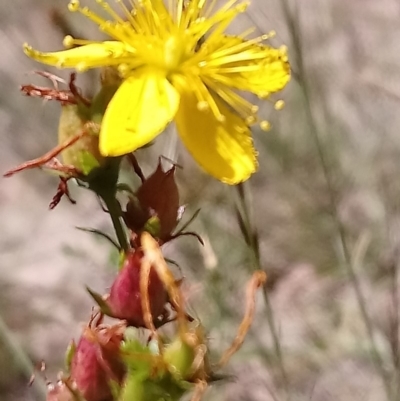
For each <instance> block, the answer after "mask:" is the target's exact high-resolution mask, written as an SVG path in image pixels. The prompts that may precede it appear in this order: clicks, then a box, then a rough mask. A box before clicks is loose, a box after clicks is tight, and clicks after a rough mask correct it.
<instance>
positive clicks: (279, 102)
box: [274, 100, 285, 110]
mask: <svg viewBox="0 0 400 401" xmlns="http://www.w3.org/2000/svg"><path fill="white" fill-rule="evenodd" d="M284 107H285V102H284V101H283V100H277V101H276V102H275V104H274V108H275V110H282V109H283V108H284Z"/></svg>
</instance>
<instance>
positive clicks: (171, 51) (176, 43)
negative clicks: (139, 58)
mask: <svg viewBox="0 0 400 401" xmlns="http://www.w3.org/2000/svg"><path fill="white" fill-rule="evenodd" d="M184 55H185V48H184V46H183V41H182V40H181V38H179V37H177V36H176V35H171V36H169V37H168V38H167V39H166V40H165V41H164V43H163V44H162V46H161V49H160V51H159V52H155V54H154V55H149V56H150V59H149V60H148V64H149V65H153V66H154V67H157V68H160V69H162V70H164V71H165V72H166V73H167V75H168V74H170V73H172V72H175V71H176V70H177V69H178V68H179V66H180V65H181V63H182V60H183V58H184Z"/></svg>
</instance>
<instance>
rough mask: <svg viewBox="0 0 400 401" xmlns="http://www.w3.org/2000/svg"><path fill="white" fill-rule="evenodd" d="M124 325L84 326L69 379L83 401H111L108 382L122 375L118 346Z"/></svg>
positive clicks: (118, 379)
mask: <svg viewBox="0 0 400 401" xmlns="http://www.w3.org/2000/svg"><path fill="white" fill-rule="evenodd" d="M123 332H124V325H122V324H117V325H115V326H101V325H99V326H98V327H95V328H91V327H87V328H86V329H85V330H84V332H83V334H82V336H81V338H80V340H79V342H78V344H77V346H76V351H75V353H74V355H73V357H72V360H71V374H70V380H71V382H73V383H74V384H75V385H76V388H77V390H78V391H79V393H80V394H81V395H82V397H83V398H84V399H85V400H86V401H108V400H109V399H112V394H111V389H110V382H111V381H114V382H116V383H120V382H121V381H122V378H123V375H124V373H125V367H124V365H123V362H122V360H121V355H120V345H121V341H122V339H123Z"/></svg>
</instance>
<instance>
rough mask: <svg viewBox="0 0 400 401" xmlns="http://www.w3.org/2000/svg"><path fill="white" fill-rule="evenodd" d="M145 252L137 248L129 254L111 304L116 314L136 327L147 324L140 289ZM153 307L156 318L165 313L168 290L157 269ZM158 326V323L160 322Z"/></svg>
mask: <svg viewBox="0 0 400 401" xmlns="http://www.w3.org/2000/svg"><path fill="white" fill-rule="evenodd" d="M142 257H143V254H142V252H141V251H139V250H136V251H134V252H130V253H128V254H127V255H126V258H125V261H124V263H123V266H122V269H121V270H120V272H119V273H118V276H117V277H116V279H115V281H114V283H113V285H112V287H111V291H110V295H109V298H108V300H107V304H108V306H109V308H110V310H111V314H112V316H113V317H116V318H118V319H123V320H126V321H127V323H128V324H129V325H131V326H134V327H145V322H144V318H143V311H142V296H141V292H140V272H141V265H142ZM148 291H149V301H150V310H151V313H152V316H153V320H154V321H155V322H156V321H157V320H156V319H157V318H158V317H160V316H161V315H162V313H163V312H164V307H165V304H166V302H167V298H168V297H167V292H166V290H165V288H164V285H163V283H162V281H161V280H160V278H159V276H158V274H157V272H156V271H155V269H154V268H151V270H150V275H149V283H148ZM156 325H157V324H156Z"/></svg>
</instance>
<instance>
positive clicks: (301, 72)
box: [282, 0, 391, 400]
mask: <svg viewBox="0 0 400 401" xmlns="http://www.w3.org/2000/svg"><path fill="white" fill-rule="evenodd" d="M282 6H283V11H284V14H285V16H286V19H287V22H288V26H289V30H290V31H291V34H292V40H293V45H294V48H295V49H296V51H297V53H296V58H297V68H298V77H299V84H300V85H301V88H302V90H303V94H304V99H305V103H306V104H305V109H306V114H307V120H308V124H309V128H310V135H311V137H312V139H313V141H314V144H315V146H316V149H317V153H318V157H319V160H320V164H321V167H322V170H323V174H324V177H325V181H326V186H327V189H328V195H329V204H330V214H331V216H332V219H333V222H334V224H335V227H336V230H337V234H338V237H339V240H340V244H341V247H342V252H343V262H344V263H343V264H344V267H345V269H346V272H347V275H348V277H349V280H350V283H351V285H352V287H353V290H354V292H355V294H356V299H357V303H358V307H359V310H360V314H361V317H362V320H363V321H364V324H365V328H366V331H367V336H368V339H369V342H370V347H371V349H370V352H371V356H372V359H373V362H374V364H375V368H376V370H377V372H378V373H379V375H380V376H381V379H382V382H383V385H384V387H385V391H386V396H387V398H388V400H390V399H391V389H390V380H389V378H388V377H387V375H386V372H385V370H384V367H383V360H382V358H381V355H380V353H379V351H378V348H377V345H376V342H375V337H374V330H373V324H372V322H371V319H370V317H369V315H368V312H367V307H366V301H365V297H364V294H363V292H362V289H361V285H360V282H359V279H358V277H357V274H356V271H355V268H354V265H353V263H352V260H351V254H350V251H349V249H348V246H347V241H346V235H345V229H344V226H343V224H342V223H341V221H340V219H339V217H338V210H337V201H336V196H335V191H334V184H333V179H332V175H331V171H330V169H329V166H328V163H327V161H326V158H325V153H324V149H323V146H322V144H321V140H320V138H319V135H318V131H317V127H316V123H315V120H314V116H313V113H312V111H311V98H310V93H309V87H308V84H307V76H306V74H305V68H304V62H303V57H302V52H301V33H300V29H299V28H298V26H297V25H296V23H295V20H294V18H293V17H292V15H291V12H290V10H289V6H288V3H287V0H283V1H282Z"/></svg>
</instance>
